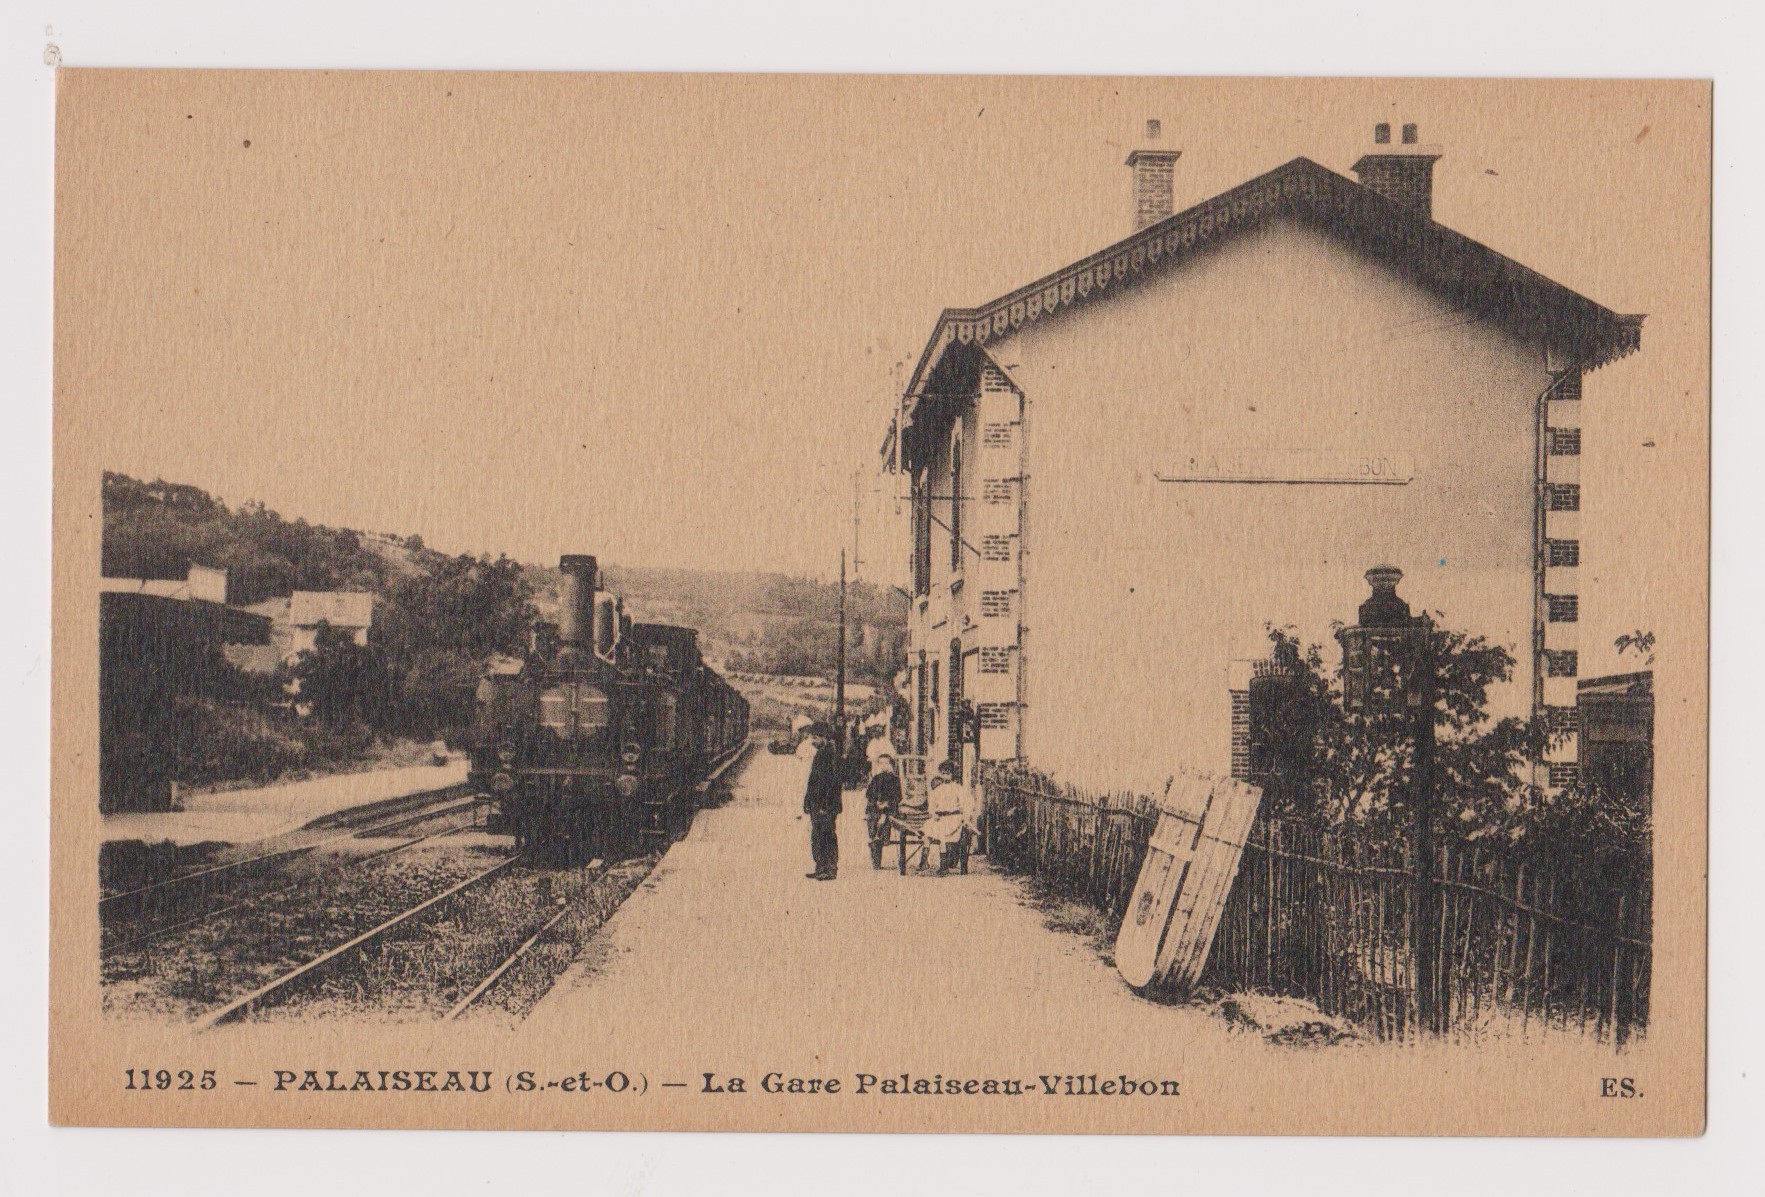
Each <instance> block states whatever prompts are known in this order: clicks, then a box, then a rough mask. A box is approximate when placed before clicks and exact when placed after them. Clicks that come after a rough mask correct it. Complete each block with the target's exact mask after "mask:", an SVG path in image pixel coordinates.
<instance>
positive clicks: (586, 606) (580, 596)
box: [558, 553, 599, 657]
mask: <svg viewBox="0 0 1765 1197" xmlns="http://www.w3.org/2000/svg"><path fill="white" fill-rule="evenodd" d="M558 572H559V573H560V574H562V575H563V577H562V578H560V579H559V582H558V598H559V599H560V600H561V602H562V606H563V610H562V612H561V613H560V614H559V617H558V641H559V643H560V644H561V645H562V653H560V655H566V654H567V655H569V656H571V657H578V656H586V655H587V654H588V652H589V650H590V649H591V647H592V646H593V644H594V587H595V582H596V580H597V575H598V572H599V571H598V570H597V569H596V566H595V559H594V558H593V557H588V556H584V555H583V554H581V553H567V554H565V555H564V556H562V557H560V558H558Z"/></svg>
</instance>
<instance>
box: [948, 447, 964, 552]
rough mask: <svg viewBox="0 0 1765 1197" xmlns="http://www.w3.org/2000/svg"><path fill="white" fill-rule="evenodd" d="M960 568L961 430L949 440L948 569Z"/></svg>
mask: <svg viewBox="0 0 1765 1197" xmlns="http://www.w3.org/2000/svg"><path fill="white" fill-rule="evenodd" d="M961 570H962V430H961V429H960V428H959V429H957V431H956V435H955V436H954V437H953V438H952V439H951V441H950V571H951V572H952V573H960V572H961Z"/></svg>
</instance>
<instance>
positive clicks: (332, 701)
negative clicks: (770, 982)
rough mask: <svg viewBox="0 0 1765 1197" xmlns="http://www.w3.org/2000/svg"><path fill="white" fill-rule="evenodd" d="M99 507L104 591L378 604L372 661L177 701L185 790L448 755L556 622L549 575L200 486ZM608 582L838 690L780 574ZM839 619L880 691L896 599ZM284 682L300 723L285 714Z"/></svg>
mask: <svg viewBox="0 0 1765 1197" xmlns="http://www.w3.org/2000/svg"><path fill="white" fill-rule="evenodd" d="M103 498H104V539H103V569H104V574H105V576H107V577H121V578H183V577H184V576H185V575H186V573H187V571H188V569H189V567H190V566H191V565H202V566H208V567H211V568H216V569H225V570H226V571H227V601H228V603H229V604H231V605H233V606H248V605H250V604H253V603H258V602H261V601H263V600H265V599H270V598H276V597H281V596H285V595H288V594H290V593H291V592H293V591H295V590H319V591H326V590H353V591H365V592H368V593H371V594H372V595H374V614H373V626H372V628H371V630H370V633H369V637H368V643H367V645H366V646H365V647H364V646H357V645H355V644H354V643H353V642H351V641H350V639H349V638H348V637H347V636H341V635H322V636H321V638H320V643H319V644H318V646H317V649H316V651H313V652H309V653H307V654H305V655H304V656H303V658H302V659H301V660H299V661H297V662H296V663H295V664H294V665H293V667H292V668H289V669H285V670H284V671H283V672H282V673H281V674H279V675H277V676H275V677H273V678H266V677H263V676H247V675H244V674H241V673H239V671H238V670H235V669H233V668H232V667H231V666H230V665H228V664H227V662H225V661H224V660H216V661H213V662H206V663H204V666H203V669H202V670H201V671H200V673H201V676H202V678H203V682H202V684H201V685H200V686H196V685H192V686H188V687H184V688H182V691H181V692H180V693H178V695H177V697H176V698H175V700H173V702H172V706H173V708H174V709H171V710H168V712H167V718H168V720H169V723H170V726H171V727H172V728H174V729H175V734H170V735H168V736H167V737H166V738H165V740H164V743H163V748H162V749H161V751H163V752H164V753H166V754H168V755H170V756H172V757H174V758H175V759H172V760H168V761H166V762H165V765H166V767H167V768H168V769H169V770H170V771H171V774H172V776H175V777H177V778H179V779H180V781H181V782H183V783H184V784H187V785H190V784H193V785H198V786H202V785H213V784H220V783H234V782H262V781H268V780H271V779H274V778H277V777H284V776H289V775H294V774H299V773H302V772H324V771H332V770H336V769H339V768H348V767H357V766H360V765H361V764H363V763H367V762H371V761H373V760H375V759H379V758H381V757H386V756H389V755H394V756H395V755H397V754H398V753H399V751H400V749H399V746H400V745H408V743H409V742H411V741H416V742H424V741H428V740H432V739H436V738H442V739H447V740H449V741H457V740H458V739H459V738H461V737H462V736H463V735H464V733H465V732H466V731H467V729H468V728H469V727H470V724H471V720H472V705H473V693H474V690H475V688H476V684H477V681H478V678H479V675H480V674H481V672H482V670H483V668H484V665H485V662H486V661H487V660H489V658H490V657H491V656H493V655H496V654H519V653H521V652H522V651H524V649H525V648H526V645H527V642H528V632H529V629H530V628H531V626H532V624H533V623H534V621H535V620H555V619H556V618H557V607H558V600H557V582H558V576H557V571H556V570H555V569H554V568H549V567H547V566H538V565H527V564H523V563H520V562H516V561H513V560H511V559H509V558H508V557H505V556H497V557H491V556H488V555H477V556H474V555H472V554H453V555H450V554H447V553H441V552H437V551H435V550H433V549H430V548H429V547H428V546H426V545H425V544H424V543H423V541H422V540H421V539H420V538H419V537H416V536H401V535H398V534H395V533H388V532H363V531H358V530H355V529H349V528H333V527H327V526H325V525H323V524H312V523H308V522H307V521H306V520H303V519H298V518H295V519H288V518H285V517H284V516H283V515H281V514H280V513H278V512H276V511H273V510H270V509H269V508H268V507H266V506H265V505H264V504H263V503H261V502H256V501H248V502H245V503H242V504H240V505H238V506H236V507H235V506H229V505H228V504H227V503H225V502H223V501H222V500H220V499H217V498H215V497H214V496H212V495H209V494H208V493H207V492H205V491H203V490H201V489H199V488H197V487H194V486H188V485H183V484H178V483H169V482H159V481H155V482H143V481H140V480H138V479H135V478H131V477H128V476H127V475H124V474H117V473H106V474H105V476H104V490H103ZM586 547H588V548H590V549H591V550H592V548H593V546H586ZM603 569H604V579H605V581H604V584H605V585H606V586H608V587H609V588H610V589H612V590H614V591H616V592H617V593H619V594H621V595H622V596H623V597H624V599H625V602H626V610H627V612H628V613H629V614H631V615H632V617H633V618H635V619H638V620H642V621H649V622H658V623H673V624H680V625H682V626H686V627H694V628H698V629H699V630H700V645H701V649H702V651H703V652H704V653H705V656H706V658H707V659H708V660H709V661H711V662H712V663H713V664H714V665H716V666H717V667H719V668H721V669H724V670H726V671H736V672H749V673H766V674H787V675H807V676H820V677H832V675H833V672H834V667H835V661H836V658H837V653H838V620H839V601H840V596H839V587H838V586H837V585H834V584H828V583H821V582H814V581H810V580H807V579H803V578H795V577H790V576H787V575H784V574H772V573H720V572H713V571H700V570H681V569H646V568H636V567H625V566H619V565H616V564H611V563H603ZM847 615H848V627H849V632H850V640H849V643H848V665H849V675H850V676H851V677H852V678H853V679H855V680H858V679H869V680H876V681H883V680H886V679H887V678H888V677H889V676H890V675H892V673H893V672H894V670H895V669H896V668H897V667H898V661H899V660H900V657H901V653H902V646H903V644H904V642H905V638H906V617H907V601H906V597H905V596H904V595H902V594H901V593H900V591H898V590H895V589H893V588H882V587H874V586H870V585H863V584H860V585H854V586H852V587H851V588H850V590H849V593H848V595H847ZM290 682H294V683H296V684H297V685H298V687H299V689H300V693H301V699H302V705H303V706H305V707H306V708H307V714H306V716H305V717H302V716H301V715H299V714H297V713H296V712H295V711H294V710H293V709H292V707H291V706H290V704H288V703H287V702H286V701H282V700H284V699H285V698H286V693H287V686H288V684H289V683H290ZM405 755H409V753H408V751H406V752H405Z"/></svg>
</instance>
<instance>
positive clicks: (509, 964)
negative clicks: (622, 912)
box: [442, 860, 604, 1022]
mask: <svg viewBox="0 0 1765 1197" xmlns="http://www.w3.org/2000/svg"><path fill="white" fill-rule="evenodd" d="M597 870H599V871H604V868H603V864H602V862H601V861H599V860H593V861H590V862H589V864H588V871H589V872H590V873H594V872H596V871H597ZM571 909H572V908H571V907H570V906H568V905H564V906H560V907H559V908H558V911H557V913H556V914H554V915H552V917H551V918H549V919H547V920H546V921H545V922H544V923H543V924H541V925H540V928H539V930H537V931H535V932H534V933H533V934H532V935H529V936H528V937H527V938H526V939H525V940H523V941H522V943H521V946H520V947H518V948H516V949H515V950H514V951H513V952H511V953H509V955H508V956H507V958H505V959H504V960H503V962H502V963H501V964H499V965H497V966H496V968H495V969H493V970H491V973H490V975H489V976H487V977H485V978H484V980H482V981H480V982H479V983H478V984H477V986H476V987H474V988H473V989H472V991H471V992H470V993H468V994H466V996H465V997H463V998H461V999H460V1000H459V1001H457V1002H455V1003H454V1004H453V1006H452V1007H451V1008H450V1009H449V1010H448V1012H447V1013H446V1014H445V1015H443V1016H442V1018H443V1021H445V1022H452V1021H453V1020H454V1019H456V1018H458V1017H459V1016H460V1015H462V1014H464V1013H465V1012H466V1011H467V1010H469V1009H471V1008H472V1006H474V1005H476V1004H477V1002H478V999H479V998H482V997H483V996H484V995H485V994H487V993H489V992H490V991H491V990H492V989H493V988H495V986H496V983H497V982H498V981H500V980H502V979H503V978H504V977H505V976H507V975H508V973H509V970H511V969H513V968H514V967H515V966H516V965H517V964H519V963H521V961H522V959H524V958H525V957H526V955H527V953H528V952H530V951H532V950H533V945H534V944H536V943H538V942H539V941H540V940H541V939H543V938H544V937H545V933H546V932H547V931H550V930H551V929H552V928H553V927H555V926H557V925H558V924H559V923H560V922H562V921H563V919H564V916H565V915H567V914H569V913H570V912H571Z"/></svg>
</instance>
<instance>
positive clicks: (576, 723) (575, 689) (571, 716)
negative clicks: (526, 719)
mask: <svg viewBox="0 0 1765 1197" xmlns="http://www.w3.org/2000/svg"><path fill="white" fill-rule="evenodd" d="M609 718H610V709H609V704H608V702H607V695H606V692H605V691H603V690H598V689H596V688H595V687H593V686H553V687H551V688H550V689H549V690H546V691H545V692H544V693H543V694H541V695H540V696H539V722H540V726H542V727H549V728H551V729H552V730H553V731H555V732H557V733H558V734H559V735H565V736H568V735H577V734H580V735H592V734H594V733H595V732H598V731H600V730H601V729H603V728H605V727H606V726H607V722H608V720H609Z"/></svg>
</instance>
